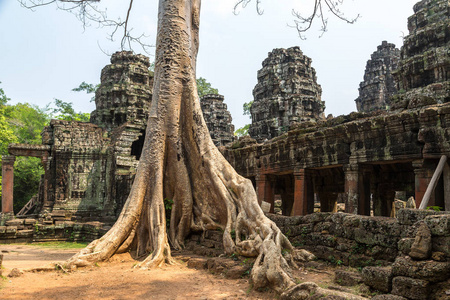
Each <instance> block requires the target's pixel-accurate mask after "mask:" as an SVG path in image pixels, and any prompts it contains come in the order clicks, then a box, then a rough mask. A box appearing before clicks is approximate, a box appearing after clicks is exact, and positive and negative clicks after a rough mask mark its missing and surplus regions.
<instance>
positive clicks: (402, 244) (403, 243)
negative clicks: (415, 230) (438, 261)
mask: <svg viewBox="0 0 450 300" xmlns="http://www.w3.org/2000/svg"><path fill="white" fill-rule="evenodd" d="M413 243H414V239H413V238H403V239H401V240H400V241H398V243H397V247H398V251H400V252H401V253H403V254H404V255H408V254H409V252H410V251H411V246H412V244H413Z"/></svg>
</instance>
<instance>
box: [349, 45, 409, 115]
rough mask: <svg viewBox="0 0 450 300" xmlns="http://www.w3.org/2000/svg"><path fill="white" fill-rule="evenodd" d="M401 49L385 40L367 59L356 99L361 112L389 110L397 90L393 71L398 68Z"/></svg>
mask: <svg viewBox="0 0 450 300" xmlns="http://www.w3.org/2000/svg"><path fill="white" fill-rule="evenodd" d="M399 58H400V50H399V49H397V48H395V45H394V44H391V43H388V42H387V41H383V42H382V43H381V45H380V46H378V47H377V51H375V52H374V53H373V54H372V55H371V56H370V60H368V61H367V65H366V70H365V72H364V81H363V82H361V83H360V84H359V97H358V98H357V99H356V100H355V102H356V107H357V109H358V111H359V112H370V111H376V110H388V109H389V108H390V105H391V99H390V98H391V97H392V96H393V95H394V94H395V93H396V92H397V87H396V85H395V82H394V77H393V75H392V71H393V70H395V69H397V64H398V60H399Z"/></svg>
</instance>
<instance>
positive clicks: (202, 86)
mask: <svg viewBox="0 0 450 300" xmlns="http://www.w3.org/2000/svg"><path fill="white" fill-rule="evenodd" d="M197 91H198V96H199V97H200V98H201V97H203V96H205V95H209V94H215V95H218V94H219V90H218V89H215V88H213V87H212V86H211V83H209V82H207V81H206V79H205V78H202V77H200V78H197Z"/></svg>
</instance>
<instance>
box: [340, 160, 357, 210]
mask: <svg viewBox="0 0 450 300" xmlns="http://www.w3.org/2000/svg"><path fill="white" fill-rule="evenodd" d="M344 174H345V188H344V189H345V212H346V213H350V214H355V215H356V214H358V202H359V188H358V187H359V166H358V164H356V163H355V164H348V165H344Z"/></svg>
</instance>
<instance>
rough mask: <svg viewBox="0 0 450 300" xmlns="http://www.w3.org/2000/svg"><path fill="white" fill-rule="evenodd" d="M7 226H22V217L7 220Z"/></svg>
mask: <svg viewBox="0 0 450 300" xmlns="http://www.w3.org/2000/svg"><path fill="white" fill-rule="evenodd" d="M5 225H6V226H20V225H23V220H22V219H13V220H9V221H6V222H5Z"/></svg>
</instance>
